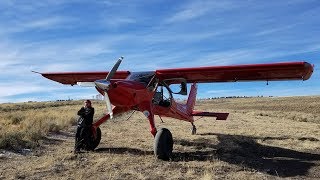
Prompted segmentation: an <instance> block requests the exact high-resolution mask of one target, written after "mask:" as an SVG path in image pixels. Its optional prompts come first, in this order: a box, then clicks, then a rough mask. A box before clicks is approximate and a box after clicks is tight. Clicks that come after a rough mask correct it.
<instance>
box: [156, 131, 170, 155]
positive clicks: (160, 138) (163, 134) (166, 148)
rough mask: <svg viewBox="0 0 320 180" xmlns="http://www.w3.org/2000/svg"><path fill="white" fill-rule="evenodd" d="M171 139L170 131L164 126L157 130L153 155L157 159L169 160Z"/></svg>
mask: <svg viewBox="0 0 320 180" xmlns="http://www.w3.org/2000/svg"><path fill="white" fill-rule="evenodd" d="M172 149H173V139H172V134H171V132H170V131H169V130H168V129H166V128H161V129H160V130H158V131H157V134H156V136H155V139H154V155H155V156H156V157H157V158H158V159H162V160H165V161H167V160H169V159H170V158H171V156H172Z"/></svg>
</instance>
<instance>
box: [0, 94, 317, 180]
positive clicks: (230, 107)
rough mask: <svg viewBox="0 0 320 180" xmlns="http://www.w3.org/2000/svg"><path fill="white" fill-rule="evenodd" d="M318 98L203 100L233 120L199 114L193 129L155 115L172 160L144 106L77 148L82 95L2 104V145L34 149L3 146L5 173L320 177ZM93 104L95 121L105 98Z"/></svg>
mask: <svg viewBox="0 0 320 180" xmlns="http://www.w3.org/2000/svg"><path fill="white" fill-rule="evenodd" d="M319 102H320V97H319V96H315V97H288V98H250V99H249V98H248V99H216V100H207V101H199V102H197V105H196V109H199V110H206V111H221V112H230V113H231V114H230V116H229V119H228V120H227V121H215V120H214V119H213V118H202V119H200V120H198V121H196V123H195V124H196V126H197V129H198V131H197V135H191V132H190V128H191V125H190V123H187V122H183V121H178V120H175V119H171V118H164V123H161V121H160V119H159V118H156V123H157V127H158V128H159V127H167V128H169V129H170V131H171V132H172V134H173V137H174V143H175V144H174V152H173V159H172V160H171V161H168V162H166V161H160V160H156V159H155V158H154V156H153V137H152V135H151V134H150V132H149V124H148V121H147V119H146V118H145V117H144V115H143V114H142V113H140V112H135V113H134V114H133V116H132V118H131V119H129V120H127V121H126V119H127V117H129V115H130V114H129V113H128V114H125V115H123V116H120V117H117V118H116V119H114V120H110V121H108V122H106V123H105V124H103V125H102V127H101V129H102V140H101V143H100V145H99V146H98V148H97V150H96V151H95V152H86V153H82V154H79V155H74V154H73V153H72V150H73V145H74V131H75V127H74V126H72V124H74V122H75V121H76V119H77V116H76V112H77V110H78V109H79V108H80V107H81V106H82V102H81V101H77V102H54V103H53V102H51V103H49V102H48V103H24V104H18V105H16V104H2V105H1V106H0V110H1V115H0V124H1V126H0V127H1V134H0V142H3V140H4V139H7V140H6V142H7V143H9V144H10V143H11V144H12V145H2V147H0V149H1V148H2V149H3V148H6V149H7V150H8V149H9V150H12V149H13V150H16V151H17V152H19V149H21V148H25V147H31V148H32V153H30V154H27V155H19V154H8V152H7V151H6V152H3V155H1V150H0V179H18V178H27V179H278V178H289V179H292V178H295V179H313V178H320V119H319V117H320V103H319ZM93 105H94V107H95V110H96V114H95V119H96V120H97V119H98V118H99V117H101V116H102V114H103V112H104V103H103V102H93ZM53 132H55V133H53ZM8 137H10V138H8ZM8 139H9V140H8ZM15 141H16V142H15Z"/></svg>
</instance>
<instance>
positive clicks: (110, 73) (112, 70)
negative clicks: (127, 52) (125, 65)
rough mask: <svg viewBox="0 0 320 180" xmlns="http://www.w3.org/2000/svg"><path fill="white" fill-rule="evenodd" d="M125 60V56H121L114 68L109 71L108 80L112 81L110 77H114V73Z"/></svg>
mask: <svg viewBox="0 0 320 180" xmlns="http://www.w3.org/2000/svg"><path fill="white" fill-rule="evenodd" d="M122 60H123V57H122V56H121V57H120V58H119V59H118V61H117V62H116V64H115V65H114V66H113V68H112V69H111V71H110V72H109V73H108V75H107V77H106V80H107V81H110V79H111V78H112V77H113V75H114V73H116V71H117V69H118V68H119V66H120V64H121V61H122Z"/></svg>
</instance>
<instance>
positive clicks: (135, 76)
mask: <svg viewBox="0 0 320 180" xmlns="http://www.w3.org/2000/svg"><path fill="white" fill-rule="evenodd" d="M154 74H155V73H154V71H148V72H132V73H131V74H130V75H129V77H127V80H131V81H137V82H141V83H142V84H144V85H145V86H147V85H148V84H149V82H150V80H151V79H152V77H153V76H154Z"/></svg>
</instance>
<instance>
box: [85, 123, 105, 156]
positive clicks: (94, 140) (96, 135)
mask: <svg viewBox="0 0 320 180" xmlns="http://www.w3.org/2000/svg"><path fill="white" fill-rule="evenodd" d="M100 140H101V129H100V127H97V128H96V129H95V130H94V129H92V131H91V134H90V138H89V140H88V141H89V142H85V145H84V146H85V148H84V149H86V150H88V151H93V150H94V149H95V148H96V147H98V145H99V144H100Z"/></svg>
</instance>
